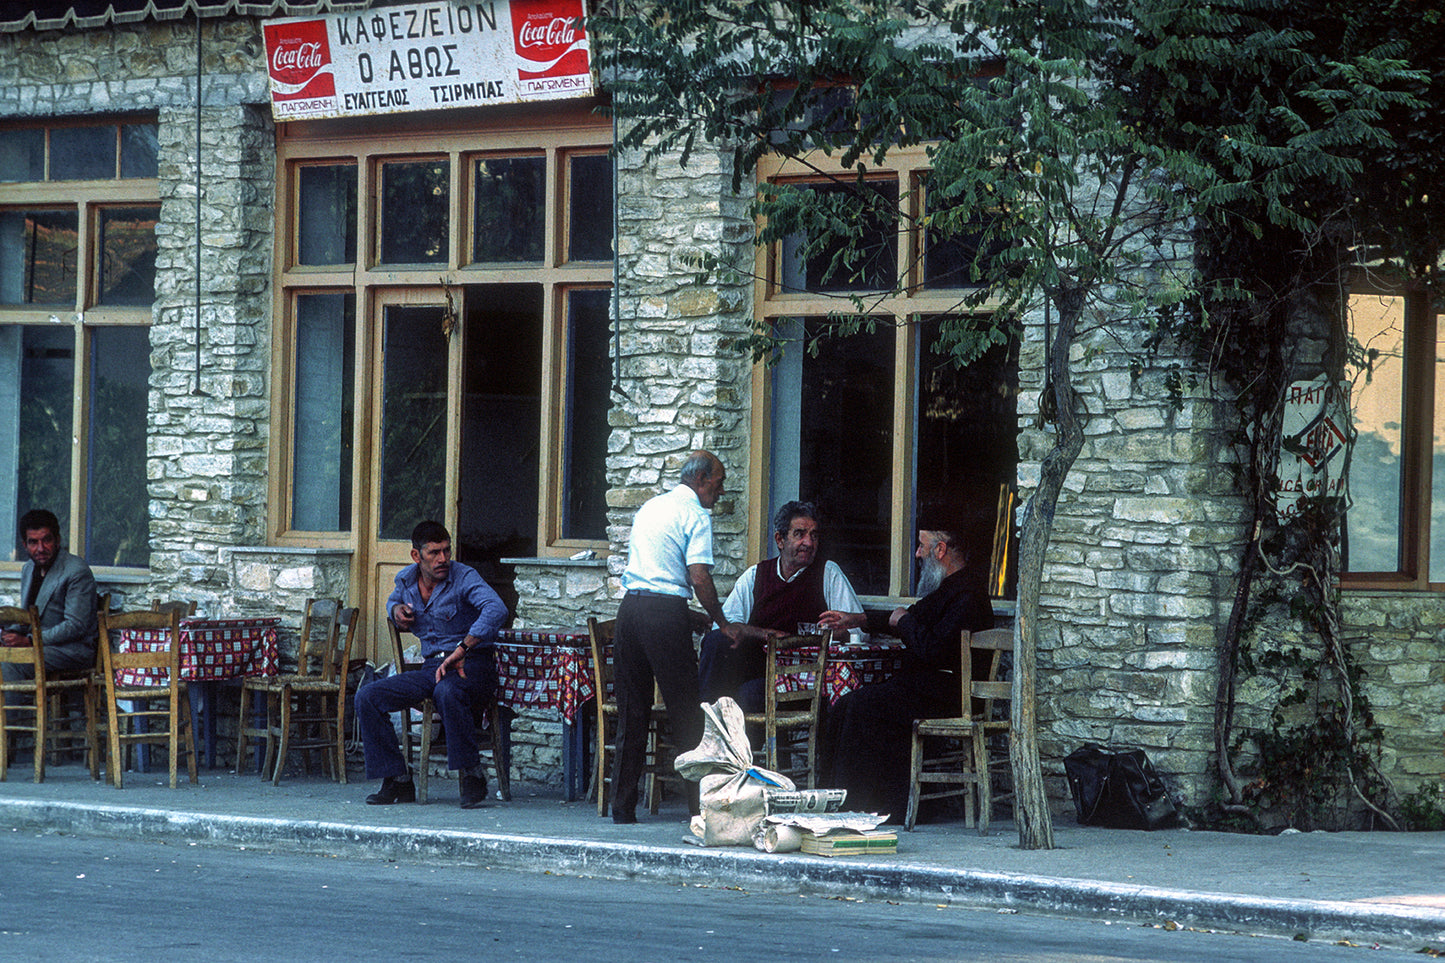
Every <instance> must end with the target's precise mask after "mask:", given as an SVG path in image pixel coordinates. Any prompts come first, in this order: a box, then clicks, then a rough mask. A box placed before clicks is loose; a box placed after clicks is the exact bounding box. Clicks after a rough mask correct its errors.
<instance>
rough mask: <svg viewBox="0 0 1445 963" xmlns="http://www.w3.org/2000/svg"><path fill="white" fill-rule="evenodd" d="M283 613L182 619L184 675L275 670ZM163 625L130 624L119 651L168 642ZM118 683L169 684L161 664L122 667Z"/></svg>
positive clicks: (205, 678) (197, 677) (198, 677)
mask: <svg viewBox="0 0 1445 963" xmlns="http://www.w3.org/2000/svg"><path fill="white" fill-rule="evenodd" d="M280 624H281V620H280V619H270V618H268V619H183V620H181V678H182V679H185V680H187V681H189V682H211V681H218V680H220V679H236V678H240V677H241V676H243V675H275V674H276V672H277V670H278V667H279V664H280V658H279V655H278V652H277V645H276V626H278V625H280ZM166 644H167V639H166V631H165V630H164V629H155V630H147V629H128V630H126V631H124V632H122V633H121V636H120V643H119V645H120V651H122V652H141V651H148V650H149V651H155V650H158V649H163V648H165V646H166ZM115 682H116V685H165V684H166V682H167V679H166V673H165V670H163V669H120V670H118V671H117V672H116V674H115Z"/></svg>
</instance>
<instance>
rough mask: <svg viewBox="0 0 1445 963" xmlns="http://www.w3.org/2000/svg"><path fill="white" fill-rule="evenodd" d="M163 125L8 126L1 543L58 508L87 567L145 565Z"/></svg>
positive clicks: (1, 135) (1, 267)
mask: <svg viewBox="0 0 1445 963" xmlns="http://www.w3.org/2000/svg"><path fill="white" fill-rule="evenodd" d="M157 150H158V140H157V126H156V123H155V122H154V121H153V120H150V119H144V118H139V119H124V120H118V121H105V122H84V123H66V124H59V123H57V124H52V125H42V126H27V127H7V128H0V538H3V539H6V540H7V541H6V543H5V544H7V545H9V546H11V547H12V548H11V549H10V551H12V552H14V554H12V555H9V556H7V557H11V558H21V557H23V552H21V551H18V550H16V549H14V546H16V545H17V537H16V536H17V533H16V530H15V528H16V522H17V520H18V518H19V516H20V515H21V514H23V513H24V512H26V511H28V510H29V509H31V508H49V509H50V510H51V511H54V512H55V514H56V515H57V516H58V517H59V518H60V521H61V530H62V531H61V537H62V541H64V542H65V543H66V545H67V546H68V547H69V548H70V549H71V551H73V552H75V553H76V554H78V555H81V556H83V557H84V558H85V559H86V560H87V561H89V562H90V564H92V565H97V566H135V567H144V566H146V565H148V564H149V560H150V547H149V531H148V525H149V518H150V512H149V510H148V505H147V494H146V424H147V393H148V391H149V380H150V327H149V325H150V321H151V307H152V303H153V302H154V301H155V281H156V223H157V221H158V220H159V217H160V201H159V195H158V187H157Z"/></svg>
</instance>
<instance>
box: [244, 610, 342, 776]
mask: <svg viewBox="0 0 1445 963" xmlns="http://www.w3.org/2000/svg"><path fill="white" fill-rule="evenodd" d="M340 612H341V600H340V599H307V600H306V610H305V613H304V614H303V615H302V617H301V631H300V634H299V636H298V641H297V646H296V671H295V672H290V673H284V674H281V675H274V676H244V677H242V679H241V714H240V718H239V720H238V723H237V736H236V771H237V772H240V771H241V769H242V766H243V765H244V762H245V759H246V741H247V739H248V738H256V739H260V738H262V737H264V738H265V740H266V755H265V759H264V761H263V762H262V764H261V776H262V778H265V777H267V776H270V777H271V779H272V782H273V784H276V783H279V782H280V779H281V770H282V769H284V768H285V766H286V748H285V746H286V731H285V730H289V726H287V725H286V724H285V718H284V717H286V716H287V715H288V714H289V713H290V710H291V709H292V708H293V707H292V706H291V705H290V704H289V702H288V704H287V705H286V706H284V707H283V706H282V704H281V703H282V701H283V696H285V695H287V693H288V690H287V685H288V684H291V683H296V684H301V683H305V682H316V683H319V687H318V688H315V689H310V690H308V691H312V692H316V693H317V694H318V695H320V696H321V697H322V701H326V700H325V698H324V695H325V694H326V693H329V692H331V691H333V686H334V684H335V668H336V660H337V658H338V657H339V656H340V651H339V648H338V640H339V636H340V626H339V613H340ZM348 657H349V656H348ZM343 673H344V670H343ZM298 691H299V690H298ZM257 697H261V698H262V699H263V700H264V704H265V720H264V724H257V723H254V722H253V723H251V724H248V723H247V719H248V717H251V718H254V716H253V713H252V712H250V711H248V710H250V709H252V708H253V703H254V702H255V700H256V699H257ZM301 698H303V699H304V698H305V697H301ZM313 715H314V714H313ZM298 721H299V720H298ZM310 721H314V720H313V719H312V718H311V716H308V722H310ZM278 743H279V745H280V746H281V753H280V760H279V763H278V761H277V746H278ZM335 743H336V739H335V737H333V740H332V742H329V743H327V744H326V745H327V746H328V747H330V746H334V745H335ZM343 745H344V743H343ZM298 748H300V747H298ZM306 748H307V749H308V751H309V750H310V749H315V748H317V743H316V740H314V739H312V740H308V744H307V747H306ZM257 751H258V752H259V751H260V750H259V748H258V750H257ZM327 758H331V757H330V756H329V755H328V757H327ZM343 768H344V767H343ZM341 781H342V782H345V781H346V779H345V772H344V771H343V772H342V777H341Z"/></svg>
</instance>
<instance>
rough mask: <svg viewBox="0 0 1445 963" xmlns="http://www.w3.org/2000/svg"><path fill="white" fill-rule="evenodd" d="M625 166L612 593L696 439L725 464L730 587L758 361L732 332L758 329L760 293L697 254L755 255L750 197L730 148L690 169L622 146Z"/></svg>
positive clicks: (720, 571) (722, 531) (610, 474)
mask: <svg viewBox="0 0 1445 963" xmlns="http://www.w3.org/2000/svg"><path fill="white" fill-rule="evenodd" d="M618 176H619V178H620V190H619V192H618V193H619V202H618V239H617V240H618V246H619V250H618V252H617V256H618V262H619V265H618V266H619V269H620V270H619V277H620V278H621V290H620V292H619V295H620V296H619V305H620V307H619V311H620V314H621V317H620V324H621V333H622V336H621V368H622V379H621V389H620V391H614V393H613V395H612V402H613V404H612V413H611V416H610V422H611V425H612V436H611V439H610V441H609V449H608V456H607V479H608V493H607V504H608V539H609V541H610V542H611V548H612V552H613V555H612V557H611V560H610V564H609V567H608V574H609V576H610V582H609V585H610V591H611V594H612V595H613V596H614V597H615V596H616V595H618V594H619V593H620V587H619V586H618V584H617V579H618V577H619V576H620V575H621V573H622V569H623V567H624V565H625V564H626V553H627V543H628V539H629V537H630V535H631V525H632V516H633V514H634V513H635V512H636V510H637V508H638V506H640V505H641V504H642V503H643V502H645V501H646V500H647V499H649V498H651V497H652V496H654V495H657V494H659V493H660V492H663V491H665V490H667V489H668V488H671V487H673V486H674V485H676V484H677V472H678V469H679V468H681V467H682V463H683V461H684V460H685V459H686V457H687V455H688V454H689V453H690V452H692V451H693V450H695V449H698V448H707V449H710V450H712V451H713V452H715V453H716V454H717V456H718V457H719V458H720V459H722V462H723V465H724V466H726V468H727V471H728V487H727V491H725V492H724V494H723V497H722V498H721V499H720V500H719V501H718V504H717V506H716V507H715V508H714V509H713V534H714V554H715V557H716V559H717V566H716V569H715V574H716V575H717V577H718V579H719V581H720V582H721V583H722V585H721V587H722V588H724V589H725V588H726V586H727V584H728V583H729V582H730V581H731V579H732V578H734V577H736V575H737V574H738V572H740V571H741V570H742V568H743V567H744V563H743V554H744V551H745V540H746V523H747V513H746V510H745V509H746V506H745V505H744V503H743V498H744V494H743V493H744V492H745V490H746V489H745V486H746V479H747V472H748V451H749V430H750V427H751V426H750V418H749V412H750V407H749V406H750V404H751V391H750V384H751V381H750V375H751V361H750V359H748V358H747V357H744V356H739V355H738V354H737V353H736V352H735V351H734V350H732V349H731V348H730V347H729V345H728V342H729V339H732V338H737V337H740V336H743V335H746V334H747V332H748V331H749V329H750V327H751V324H752V291H751V281H750V280H749V279H747V278H746V277H737V276H734V277H726V278H718V277H715V276H711V275H702V272H700V271H699V268H698V262H697V259H698V258H699V257H706V256H715V257H717V258H718V259H719V261H720V262H721V263H723V264H729V265H736V264H751V263H752V257H753V252H752V234H753V223H752V221H751V219H750V218H749V212H748V200H747V198H746V197H741V196H739V195H737V194H735V193H734V192H733V190H732V170H731V158H730V155H728V154H726V153H718V154H709V153H707V152H706V151H705V150H700V151H698V152H696V153H694V154H693V155H692V156H691V158H689V160H688V164H687V166H686V167H683V166H680V165H679V164H678V163H677V161H676V159H675V158H671V157H669V158H664V159H661V160H659V161H656V162H655V163H652V164H645V163H643V161H642V159H641V158H640V157H638V156H636V155H635V154H633V155H624V156H623V157H620V158H619V159H618ZM700 275H701V276H702V279H700Z"/></svg>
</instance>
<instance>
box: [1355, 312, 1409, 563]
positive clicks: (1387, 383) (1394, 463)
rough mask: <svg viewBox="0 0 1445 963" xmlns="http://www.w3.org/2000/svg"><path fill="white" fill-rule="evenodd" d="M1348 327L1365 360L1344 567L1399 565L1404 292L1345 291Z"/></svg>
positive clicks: (1359, 386) (1358, 401)
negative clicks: (1347, 302) (1348, 316)
mask: <svg viewBox="0 0 1445 963" xmlns="http://www.w3.org/2000/svg"><path fill="white" fill-rule="evenodd" d="M1349 304H1350V318H1349V321H1350V334H1351V336H1352V337H1353V338H1354V339H1355V340H1356V341H1358V342H1359V343H1360V346H1361V347H1362V348H1363V349H1364V350H1365V352H1366V358H1367V362H1368V366H1367V368H1366V370H1365V371H1364V372H1362V373H1360V374H1359V375H1358V376H1357V377H1356V379H1355V384H1354V389H1353V391H1352V401H1353V404H1354V409H1355V430H1356V431H1357V432H1358V434H1357V436H1356V438H1355V449H1354V453H1353V454H1352V455H1351V459H1350V502H1351V504H1350V506H1349V508H1348V510H1347V514H1346V516H1345V539H1344V552H1343V555H1344V567H1345V570H1346V571H1350V572H1397V571H1399V569H1400V482H1401V475H1400V450H1401V441H1402V433H1401V424H1402V421H1403V419H1404V407H1403V405H1404V397H1405V395H1404V359H1405V299H1404V298H1401V297H1392V296H1384V295H1379V294H1357V295H1351V296H1350V301H1349Z"/></svg>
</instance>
